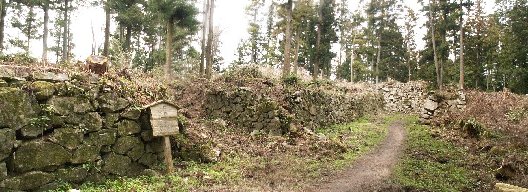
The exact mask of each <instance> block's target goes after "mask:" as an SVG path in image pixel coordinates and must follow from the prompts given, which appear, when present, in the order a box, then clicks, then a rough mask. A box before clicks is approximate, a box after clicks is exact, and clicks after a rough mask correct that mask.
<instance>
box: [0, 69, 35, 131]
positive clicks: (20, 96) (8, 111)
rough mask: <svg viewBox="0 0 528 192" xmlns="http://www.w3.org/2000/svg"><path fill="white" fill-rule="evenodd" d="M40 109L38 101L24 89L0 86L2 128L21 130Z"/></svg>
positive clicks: (0, 124)
mask: <svg viewBox="0 0 528 192" xmlns="http://www.w3.org/2000/svg"><path fill="white" fill-rule="evenodd" d="M0 71H1V70H0ZM38 111H39V109H38V105H36V102H34V100H33V99H32V98H31V97H30V96H29V95H28V94H27V93H26V92H24V91H23V90H20V89H16V88H7V87H1V88H0V128H5V127H9V128H11V129H14V130H19V129H20V128H22V127H24V126H25V125H27V124H28V123H29V120H30V119H31V118H33V117H35V116H36V114H37V113H38Z"/></svg>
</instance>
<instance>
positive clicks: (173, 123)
mask: <svg viewBox="0 0 528 192" xmlns="http://www.w3.org/2000/svg"><path fill="white" fill-rule="evenodd" d="M149 108H150V123H151V125H152V135H153V136H155V137H158V136H169V135H176V134H178V133H180V129H179V127H178V109H177V108H176V107H175V106H174V105H172V104H170V103H167V102H163V101H162V102H157V103H154V104H152V105H150V106H149Z"/></svg>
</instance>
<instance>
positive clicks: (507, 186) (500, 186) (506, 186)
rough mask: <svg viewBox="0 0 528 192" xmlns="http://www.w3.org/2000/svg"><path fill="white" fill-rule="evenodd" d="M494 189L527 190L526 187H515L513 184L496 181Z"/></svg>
mask: <svg viewBox="0 0 528 192" xmlns="http://www.w3.org/2000/svg"><path fill="white" fill-rule="evenodd" d="M495 189H497V190H498V191H502V192H528V189H525V188H522V187H517V186H515V185H510V184H506V183H497V184H495Z"/></svg>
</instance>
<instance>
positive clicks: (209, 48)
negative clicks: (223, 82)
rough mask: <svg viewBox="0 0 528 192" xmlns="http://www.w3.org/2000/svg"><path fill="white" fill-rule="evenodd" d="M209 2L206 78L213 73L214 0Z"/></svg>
mask: <svg viewBox="0 0 528 192" xmlns="http://www.w3.org/2000/svg"><path fill="white" fill-rule="evenodd" d="M209 1H211V2H210V3H209V15H208V16H209V23H208V24H209V27H208V28H209V33H208V37H207V66H206V69H205V76H206V78H207V79H211V77H212V74H213V35H214V34H213V33H214V30H213V12H214V0H209Z"/></svg>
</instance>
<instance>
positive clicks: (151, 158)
mask: <svg viewBox="0 0 528 192" xmlns="http://www.w3.org/2000/svg"><path fill="white" fill-rule="evenodd" d="M138 162H139V163H141V164H142V165H145V166H147V167H154V166H156V165H158V163H159V161H158V156H157V155H156V154H153V153H146V154H144V155H143V156H141V158H139V160H138Z"/></svg>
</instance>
